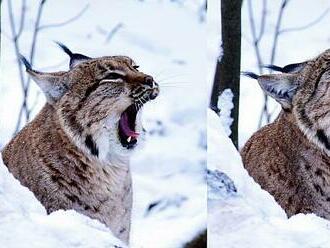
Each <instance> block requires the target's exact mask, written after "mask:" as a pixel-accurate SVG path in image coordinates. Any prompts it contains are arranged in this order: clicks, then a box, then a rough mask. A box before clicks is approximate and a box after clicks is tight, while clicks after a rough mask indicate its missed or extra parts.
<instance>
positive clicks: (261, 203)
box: [208, 110, 330, 248]
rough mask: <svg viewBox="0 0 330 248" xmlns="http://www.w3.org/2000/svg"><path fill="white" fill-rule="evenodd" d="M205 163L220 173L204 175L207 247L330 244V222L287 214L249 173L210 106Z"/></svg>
mask: <svg viewBox="0 0 330 248" xmlns="http://www.w3.org/2000/svg"><path fill="white" fill-rule="evenodd" d="M208 167H209V169H210V172H209V174H217V175H218V177H217V176H209V177H208V179H209V182H208V184H209V192H210V191H212V195H211V194H209V198H208V215H209V217H208V245H209V247H210V248H211V247H212V248H213V247H232V248H235V247H237V248H243V247H244V248H249V247H251V248H252V247H267V248H278V247H286V248H301V247H306V248H310V247H321V248H323V247H324V248H327V247H330V222H329V221H327V220H325V219H322V218H320V217H317V216H316V215H314V214H298V215H295V216H293V217H291V218H289V219H288V218H287V217H286V214H285V212H284V210H283V209H281V207H280V206H279V205H278V204H277V203H276V202H275V200H274V198H273V197H272V196H271V195H270V194H269V193H268V192H266V191H264V190H262V189H261V188H260V186H259V185H258V184H257V183H255V182H254V180H253V179H252V178H251V177H250V176H249V175H248V173H247V171H246V170H245V169H244V167H243V164H242V161H241V158H240V155H239V153H238V152H237V150H236V149H235V147H234V145H233V144H232V142H231V140H230V139H229V138H228V137H227V136H226V134H225V131H224V128H223V126H222V124H221V122H220V118H219V117H218V116H217V115H216V114H215V113H214V112H213V111H211V110H209V111H208ZM217 170H219V171H221V172H222V173H219V172H216V171H217ZM220 175H221V176H220ZM219 177H221V178H222V179H221V180H220V179H219ZM230 179H232V180H233V182H234V184H235V187H234V188H235V189H236V190H233V186H231V187H228V186H226V185H231V183H230V182H229V181H230ZM228 182H229V183H228ZM224 187H227V190H224V189H223V188H224ZM210 196H211V197H210Z"/></svg>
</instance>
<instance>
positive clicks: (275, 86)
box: [248, 49, 330, 155]
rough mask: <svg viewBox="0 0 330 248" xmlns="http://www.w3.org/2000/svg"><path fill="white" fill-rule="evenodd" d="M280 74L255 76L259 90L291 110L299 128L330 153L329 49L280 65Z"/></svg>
mask: <svg viewBox="0 0 330 248" xmlns="http://www.w3.org/2000/svg"><path fill="white" fill-rule="evenodd" d="M269 68H271V69H274V70H277V71H280V72H282V73H280V74H270V75H261V76H257V75H255V74H248V75H249V76H252V77H254V78H256V79H257V80H258V83H259V84H260V86H261V88H262V89H263V91H264V92H265V93H266V94H267V95H269V96H271V97H272V98H274V99H275V100H276V101H277V102H279V103H280V104H281V105H282V108H283V110H284V111H286V112H288V113H292V115H293V116H294V119H295V121H296V122H297V124H298V126H299V128H300V129H301V130H302V131H303V132H304V133H305V134H306V136H307V137H308V138H309V139H310V140H311V141H312V142H313V143H315V144H316V145H317V146H318V147H319V148H321V149H322V150H324V151H325V152H326V153H327V154H328V155H330V49H328V50H326V51H325V52H323V53H322V54H320V55H319V56H318V57H316V58H314V59H312V60H309V61H306V62H303V63H298V64H291V65H287V66H285V67H283V68H281V67H277V66H269Z"/></svg>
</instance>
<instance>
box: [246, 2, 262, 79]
mask: <svg viewBox="0 0 330 248" xmlns="http://www.w3.org/2000/svg"><path fill="white" fill-rule="evenodd" d="M263 13H265V11H263ZM248 14H249V21H250V28H251V33H252V40H253V47H254V51H255V54H256V57H257V63H258V68H259V73H260V74H261V73H262V70H263V68H262V65H263V62H262V58H261V55H260V49H259V42H260V40H261V38H262V35H263V31H262V29H264V24H261V30H260V32H259V37H257V28H256V24H255V18H254V14H253V8H252V0H248ZM262 20H263V21H265V17H263V18H262Z"/></svg>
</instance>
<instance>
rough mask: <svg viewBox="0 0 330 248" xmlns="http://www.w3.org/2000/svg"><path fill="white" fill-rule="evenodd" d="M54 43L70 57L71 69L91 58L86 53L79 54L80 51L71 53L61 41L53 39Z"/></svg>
mask: <svg viewBox="0 0 330 248" xmlns="http://www.w3.org/2000/svg"><path fill="white" fill-rule="evenodd" d="M55 43H56V44H57V45H58V46H59V47H60V48H62V50H63V51H64V52H65V53H66V54H67V55H69V57H70V69H72V68H73V67H75V66H77V65H79V64H80V63H83V62H85V61H87V60H90V59H92V58H90V57H88V56H86V55H83V54H80V53H73V52H72V51H71V50H70V49H69V48H68V47H67V46H65V45H64V44H63V43H61V42H58V41H55Z"/></svg>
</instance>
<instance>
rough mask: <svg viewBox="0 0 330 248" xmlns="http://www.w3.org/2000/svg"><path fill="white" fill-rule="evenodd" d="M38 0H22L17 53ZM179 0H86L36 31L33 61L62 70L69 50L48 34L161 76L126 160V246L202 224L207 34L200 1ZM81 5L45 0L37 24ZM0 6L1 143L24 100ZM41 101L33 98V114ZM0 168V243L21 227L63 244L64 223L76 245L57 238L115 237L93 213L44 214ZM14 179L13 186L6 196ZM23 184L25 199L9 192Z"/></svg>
mask: <svg viewBox="0 0 330 248" xmlns="http://www.w3.org/2000/svg"><path fill="white" fill-rule="evenodd" d="M38 2H39V1H36V0H35V1H33V3H32V1H28V4H29V6H28V10H27V11H28V12H27V32H25V33H24V35H23V37H24V39H23V40H24V42H23V40H22V42H21V43H20V46H21V48H22V53H23V54H24V55H28V53H27V51H28V47H29V45H30V44H29V42H30V40H31V32H32V24H33V22H32V18H33V17H34V16H35V14H36V6H37V3H38ZM183 2H184V4H183V5H182V6H181V5H179V4H176V3H173V2H171V1H143V2H140V1H133V0H132V1H128V0H125V1H124V0H123V1H115V0H112V1H107V0H102V1H97V4H96V3H95V1H90V3H89V8H88V9H87V11H86V12H85V13H84V15H83V16H81V18H79V19H78V20H76V21H75V22H72V23H70V24H69V25H66V26H63V27H59V28H55V29H47V30H44V31H42V33H40V36H39V41H38V44H37V48H36V57H35V68H36V69H42V68H45V70H47V71H51V70H62V69H64V70H65V69H67V68H68V61H67V57H66V55H65V54H64V53H63V52H61V51H60V50H59V49H58V48H57V47H56V45H55V44H54V42H53V41H54V40H58V41H61V42H63V43H64V44H66V45H67V46H68V47H69V48H71V49H72V50H73V51H77V52H81V53H85V54H86V55H89V56H92V57H97V56H103V55H118V54H121V55H128V56H130V57H132V58H133V59H134V60H135V61H136V62H137V63H138V64H139V65H140V69H141V70H142V71H145V72H147V73H149V74H151V75H153V76H154V77H155V78H156V79H157V80H158V82H160V87H161V95H160V97H159V98H158V99H157V100H156V101H154V102H153V103H152V104H149V105H148V106H146V107H145V111H144V126H145V128H146V129H147V130H148V135H147V141H146V144H145V146H144V147H143V148H141V150H140V151H138V152H136V153H135V154H134V156H133V158H132V163H131V166H132V170H133V184H134V188H133V190H134V208H133V218H132V233H131V243H132V246H133V247H143V248H148V247H152V248H154V247H157V248H162V247H164V248H166V247H169V248H173V247H181V246H182V245H183V244H184V243H185V242H187V241H189V240H190V239H191V238H192V237H193V236H194V235H196V234H197V233H199V232H201V231H202V230H203V229H205V228H206V202H205V199H206V183H205V176H204V175H205V168H206V130H205V121H206V114H205V113H206V112H205V109H206V90H205V84H204V83H203V82H205V73H206V72H205V71H206V68H205V60H206V58H205V55H204V53H205V45H206V44H205V42H204V41H205V39H204V37H205V34H206V32H205V23H203V22H200V17H199V15H198V4H199V3H200V1H193V0H191V1H183ZM87 3H88V1H78V0H74V1H64V0H59V1H47V3H46V5H45V9H44V11H45V12H44V15H43V17H42V22H43V23H44V24H49V23H54V22H55V23H56V22H59V21H63V20H66V19H69V18H70V17H72V16H74V15H75V14H76V13H78V12H79V10H80V9H82V8H83V7H84V6H85V4H87ZM2 5H3V6H2V8H3V9H2V10H3V11H2V13H3V16H2V22H1V26H2V31H3V33H4V35H3V36H2V43H1V68H0V71H1V84H0V92H1V98H0V120H1V121H0V147H1V145H2V146H3V145H5V144H6V143H7V142H8V140H9V139H10V137H11V135H12V133H13V130H14V127H15V124H16V118H17V113H18V110H19V106H20V104H21V92H20V88H19V81H18V72H17V67H16V61H15V59H14V50H13V46H12V44H11V43H10V42H9V40H8V38H7V37H8V35H10V30H9V26H8V14H7V11H6V10H7V5H6V1H4V2H3V4H2ZM18 7H19V6H16V7H15V9H18ZM55 9H56V11H54V10H55ZM58 13H61V15H60V17H59V16H58ZM118 23H122V28H121V29H119V31H118V32H117V33H116V35H115V36H114V37H112V39H111V40H110V41H108V42H106V39H107V32H109V31H110V30H111V29H112V28H113V27H115V26H116V25H117V24H118ZM54 65H55V66H54ZM37 92H38V88H37V87H36V86H35V85H34V84H32V89H31V97H30V99H29V100H30V104H33V102H34V99H35V97H36V95H37ZM43 103H44V99H43V98H42V97H40V98H39V102H38V104H37V107H36V109H35V110H34V111H33V115H34V114H36V113H37V112H38V110H39V109H40V108H41V107H42V105H43ZM8 106H10V108H8ZM0 168H1V170H0V178H3V180H6V182H7V183H6V184H1V183H0V198H1V199H2V197H4V198H5V199H4V200H1V202H4V201H8V202H9V203H8V204H10V205H9V206H8V207H7V205H5V206H3V205H2V206H0V213H1V214H0V223H1V225H0V246H1V247H3V246H5V247H15V246H13V245H12V244H13V243H10V242H14V241H15V240H20V241H22V242H23V241H25V239H26V236H25V234H24V232H25V231H26V230H31V231H32V230H36V231H35V233H34V234H33V236H31V239H32V237H34V238H35V242H39V241H40V242H41V243H42V245H43V247H48V246H47V245H48V241H49V242H51V244H60V243H59V242H61V241H62V240H64V241H63V242H66V241H65V240H66V239H67V238H69V236H71V232H70V230H73V229H74V227H75V228H78V229H79V230H77V232H76V233H75V234H74V235H75V236H74V238H72V239H70V240H69V241H68V242H73V243H63V244H73V245H72V246H74V245H75V247H89V246H88V245H87V244H89V243H88V242H89V240H97V242H98V243H99V244H100V245H98V246H97V247H109V246H102V244H105V242H106V243H107V244H109V242H110V240H112V239H113V237H112V236H111V235H110V234H108V235H106V234H105V233H104V227H103V226H102V225H100V224H99V223H95V222H93V224H90V223H91V220H89V219H87V218H84V217H81V216H79V215H78V214H76V213H73V212H71V213H70V212H69V213H64V212H58V213H57V212H56V213H54V214H52V215H50V216H48V217H46V216H45V213H44V210H42V208H41V206H40V205H39V204H38V203H37V202H36V200H35V199H33V197H32V195H31V193H28V192H26V189H24V188H22V187H19V185H18V184H17V182H15V181H14V180H13V179H12V178H11V177H10V175H8V173H7V172H6V170H5V169H4V168H3V166H1V165H0ZM1 182H2V180H1ZM12 185H16V186H15V187H14V186H12ZM12 187H13V189H12V192H13V193H12V194H7V191H8V190H11V188H12ZM21 191H24V192H25V193H24V194H26V195H28V196H24V198H23V199H26V202H25V203H24V202H23V201H21V200H20V197H16V196H17V195H21V194H23V193H22V192H21ZM34 212H37V213H36V214H34ZM29 216H37V217H36V218H34V217H33V218H32V217H29ZM25 217H26V218H25ZM54 219H56V220H54ZM71 219H72V221H73V223H75V224H72V226H69V227H68V223H67V220H71ZM20 222H22V225H21V224H20ZM2 223H5V224H2ZM40 223H42V224H40ZM84 223H87V224H84ZM90 225H92V227H90ZM45 226H47V227H45ZM77 226H79V227H77ZM80 226H81V228H80ZM48 227H49V228H48ZM71 227H72V228H71ZM69 229H70V230H69ZM43 230H44V231H43ZM39 231H40V232H39ZM46 233H47V235H46ZM89 234H90V235H89ZM94 234H95V235H94ZM39 235H41V236H40V237H39ZM95 237H100V238H95ZM46 244H47V245H46ZM11 245H12V246H11ZM49 247H53V246H51V245H50V246H49ZM57 247H65V245H64V246H61V245H58V246H57Z"/></svg>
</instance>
